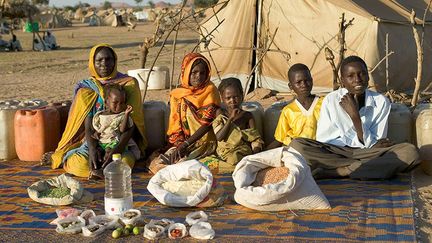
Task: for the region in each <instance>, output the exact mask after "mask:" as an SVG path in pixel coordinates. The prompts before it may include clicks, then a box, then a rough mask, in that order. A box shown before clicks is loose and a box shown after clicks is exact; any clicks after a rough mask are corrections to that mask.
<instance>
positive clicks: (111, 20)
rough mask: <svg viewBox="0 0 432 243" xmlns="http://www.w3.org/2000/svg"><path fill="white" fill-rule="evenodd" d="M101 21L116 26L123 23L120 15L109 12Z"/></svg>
mask: <svg viewBox="0 0 432 243" xmlns="http://www.w3.org/2000/svg"><path fill="white" fill-rule="evenodd" d="M103 23H104V24H105V25H108V26H112V27H118V26H122V25H124V23H123V18H122V16H121V15H116V14H115V13H111V14H110V15H108V16H106V17H105V18H104V19H103Z"/></svg>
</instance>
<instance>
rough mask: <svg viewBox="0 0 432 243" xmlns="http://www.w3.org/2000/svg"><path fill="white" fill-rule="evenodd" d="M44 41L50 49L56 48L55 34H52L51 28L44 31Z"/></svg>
mask: <svg viewBox="0 0 432 243" xmlns="http://www.w3.org/2000/svg"><path fill="white" fill-rule="evenodd" d="M43 39H44V41H45V44H46V46H47V47H48V48H49V49H50V50H55V49H57V48H58V46H57V40H56V38H55V36H54V35H53V34H52V32H51V30H48V31H47V32H46V36H44V38H43Z"/></svg>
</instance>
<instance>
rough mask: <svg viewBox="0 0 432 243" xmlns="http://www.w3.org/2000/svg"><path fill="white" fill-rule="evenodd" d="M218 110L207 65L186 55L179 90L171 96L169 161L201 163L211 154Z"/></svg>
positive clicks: (215, 144) (216, 93)
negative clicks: (186, 160) (182, 160)
mask: <svg viewBox="0 0 432 243" xmlns="http://www.w3.org/2000/svg"><path fill="white" fill-rule="evenodd" d="M219 106H220V96H219V93H218V90H217V88H216V86H215V85H214V84H213V83H212V82H211V81H210V64H209V62H208V60H207V59H206V58H205V57H204V56H202V55H201V54H198V53H189V54H187V55H186V56H185V57H184V59H183V63H182V69H181V87H179V88H177V89H174V90H173V91H172V92H171V96H170V110H171V112H170V117H169V126H168V132H167V135H168V142H169V143H170V145H171V146H172V147H173V148H172V149H171V152H170V153H169V154H170V161H171V162H176V161H178V159H180V158H183V159H200V158H203V157H206V156H208V155H212V154H214V152H215V150H216V146H217V142H216V137H215V135H214V132H213V129H212V126H211V123H212V122H213V120H214V118H215V117H216V110H217V109H218V108H219Z"/></svg>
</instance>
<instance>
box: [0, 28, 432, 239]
mask: <svg viewBox="0 0 432 243" xmlns="http://www.w3.org/2000/svg"><path fill="white" fill-rule="evenodd" d="M153 28H154V26H153V24H152V23H140V24H139V25H138V26H137V28H136V30H135V31H132V32H128V31H127V29H126V28H125V27H120V28H113V27H86V26H83V25H82V24H78V25H74V26H73V27H69V28H60V29H54V35H55V36H56V38H57V42H58V44H59V45H61V49H60V50H56V51H49V52H33V51H30V49H31V40H32V35H31V34H30V33H23V32H21V31H17V32H16V35H17V36H18V39H19V40H20V41H21V44H22V46H23V48H24V50H25V51H23V52H17V53H5V52H1V53H0V100H4V99H20V100H24V99H34V98H38V99H43V100H46V101H49V102H55V101H63V100H69V99H71V98H72V89H73V86H74V83H76V82H77V81H79V80H81V79H84V78H87V77H88V71H87V63H88V52H89V49H90V48H91V47H92V46H93V45H95V44H98V43H102V42H105V43H109V44H111V45H112V46H113V47H114V48H115V50H116V52H117V55H118V58H119V60H120V62H119V65H118V69H119V71H121V72H126V71H127V70H130V69H136V68H138V65H139V56H138V44H140V43H141V42H142V40H143V38H144V37H150V36H151V34H152V32H153ZM178 38H179V39H178V42H177V50H176V58H175V68H174V82H173V83H174V84H175V83H176V82H177V80H178V76H179V70H180V64H181V59H182V57H183V56H184V54H185V53H187V52H190V51H191V50H193V48H194V47H195V46H196V43H197V41H198V35H197V34H195V33H194V31H193V30H192V29H190V28H184V29H181V31H180V32H179V37H178ZM3 39H9V37H7V36H3ZM168 43H170V44H171V43H172V40H171V39H169V40H168ZM159 48H160V47H159V46H157V47H154V48H152V49H151V50H150V53H149V56H148V62H147V66H149V65H150V64H151V62H153V60H154V58H155V55H156V52H157V51H159ZM171 48H172V45H167V46H166V48H165V49H163V50H162V52H161V55H160V57H159V59H158V61H157V62H156V65H157V66H162V65H165V66H168V67H170V69H171V52H172V50H171ZM168 94H169V90H157V91H153V90H150V91H148V92H147V96H146V100H160V101H165V102H166V101H168ZM281 99H282V100H287V99H290V97H289V96H278V97H276V96H272V97H270V98H266V99H259V98H258V99H255V98H252V100H257V101H259V102H260V103H261V104H262V105H263V106H264V107H268V106H269V105H270V104H272V103H273V102H275V101H278V100H281ZM414 186H415V188H416V190H414V193H413V194H414V195H415V198H416V200H415V201H416V208H417V209H418V210H417V212H416V215H417V218H418V221H417V230H418V231H419V241H421V242H432V176H428V175H425V174H424V173H423V172H422V170H421V169H417V170H416V171H415V172H414Z"/></svg>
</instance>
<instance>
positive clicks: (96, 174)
mask: <svg viewBox="0 0 432 243" xmlns="http://www.w3.org/2000/svg"><path fill="white" fill-rule="evenodd" d="M103 178H104V175H103V171H102V169H98V170H92V171H90V175H89V178H88V179H89V180H91V179H93V180H102V179H103Z"/></svg>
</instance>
